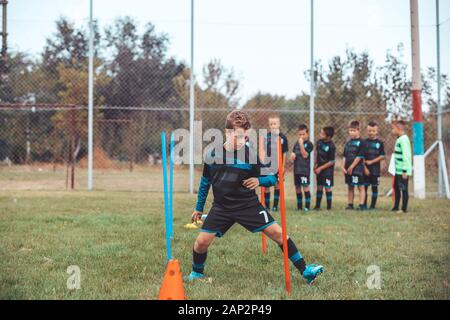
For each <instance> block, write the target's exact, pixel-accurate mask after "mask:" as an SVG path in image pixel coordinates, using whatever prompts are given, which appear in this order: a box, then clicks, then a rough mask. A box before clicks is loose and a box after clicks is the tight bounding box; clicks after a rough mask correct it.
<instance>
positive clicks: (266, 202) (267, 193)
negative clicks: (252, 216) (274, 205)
mask: <svg viewBox="0 0 450 320" xmlns="http://www.w3.org/2000/svg"><path fill="white" fill-rule="evenodd" d="M264 205H265V206H266V209H267V210H270V190H269V191H265V192H264Z"/></svg>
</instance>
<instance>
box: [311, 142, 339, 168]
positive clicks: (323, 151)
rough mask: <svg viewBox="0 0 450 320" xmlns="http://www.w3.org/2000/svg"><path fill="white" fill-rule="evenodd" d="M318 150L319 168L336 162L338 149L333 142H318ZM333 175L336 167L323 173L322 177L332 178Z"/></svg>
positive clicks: (317, 161)
mask: <svg viewBox="0 0 450 320" xmlns="http://www.w3.org/2000/svg"><path fill="white" fill-rule="evenodd" d="M316 150H317V151H316V152H317V156H316V159H317V160H316V163H317V166H318V167H320V166H323V165H324V164H326V163H328V162H333V163H334V162H335V157H336V147H335V146H334V143H333V141H329V142H325V141H323V140H322V139H320V140H318V141H317V144H316ZM333 173H334V165H333V166H331V167H329V168H327V169H325V170H323V171H322V172H321V174H322V175H324V176H330V177H332V176H333Z"/></svg>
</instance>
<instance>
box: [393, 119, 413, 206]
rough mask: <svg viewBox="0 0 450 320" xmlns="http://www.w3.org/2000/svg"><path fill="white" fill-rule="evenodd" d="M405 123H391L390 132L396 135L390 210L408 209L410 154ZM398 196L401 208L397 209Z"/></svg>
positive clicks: (409, 143) (398, 203) (410, 172)
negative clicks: (392, 195) (392, 196)
mask: <svg viewBox="0 0 450 320" xmlns="http://www.w3.org/2000/svg"><path fill="white" fill-rule="evenodd" d="M405 127H406V124H405V122H404V121H402V120H399V121H394V122H393V123H392V133H393V134H394V135H395V136H396V137H397V140H396V141H395V149H394V155H393V156H394V157H395V178H394V197H395V201H394V207H393V208H392V211H398V212H405V213H406V212H407V211H408V199H409V193H408V180H409V176H411V174H412V154H411V142H410V141H409V138H408V136H407V135H406V132H405ZM400 198H401V200H402V208H401V210H399V206H400Z"/></svg>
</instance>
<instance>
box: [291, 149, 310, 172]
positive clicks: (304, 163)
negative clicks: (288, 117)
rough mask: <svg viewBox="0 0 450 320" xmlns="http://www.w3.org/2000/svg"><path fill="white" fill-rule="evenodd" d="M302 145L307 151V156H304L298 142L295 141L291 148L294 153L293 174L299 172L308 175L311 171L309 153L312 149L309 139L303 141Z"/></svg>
mask: <svg viewBox="0 0 450 320" xmlns="http://www.w3.org/2000/svg"><path fill="white" fill-rule="evenodd" d="M303 147H304V148H305V151H306V152H308V157H307V158H304V157H303V155H302V152H301V148H300V143H299V142H297V143H296V144H295V145H294V149H293V150H292V151H293V152H294V153H295V160H294V174H301V175H304V176H309V174H310V172H311V157H310V154H311V152H312V151H313V148H314V147H313V144H312V143H311V141H305V142H303Z"/></svg>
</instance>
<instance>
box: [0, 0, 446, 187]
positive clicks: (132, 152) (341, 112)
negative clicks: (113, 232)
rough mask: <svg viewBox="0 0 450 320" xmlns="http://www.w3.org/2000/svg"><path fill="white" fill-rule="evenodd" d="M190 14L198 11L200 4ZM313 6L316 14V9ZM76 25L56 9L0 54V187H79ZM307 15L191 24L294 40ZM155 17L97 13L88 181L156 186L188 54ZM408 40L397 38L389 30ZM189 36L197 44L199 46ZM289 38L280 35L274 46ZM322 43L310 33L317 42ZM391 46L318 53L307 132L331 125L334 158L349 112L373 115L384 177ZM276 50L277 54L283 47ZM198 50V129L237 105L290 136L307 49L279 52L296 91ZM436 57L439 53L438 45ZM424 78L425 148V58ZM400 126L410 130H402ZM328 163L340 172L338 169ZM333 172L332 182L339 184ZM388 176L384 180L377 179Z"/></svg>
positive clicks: (393, 77)
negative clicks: (32, 42)
mask: <svg viewBox="0 0 450 320" xmlns="http://www.w3.org/2000/svg"><path fill="white" fill-rule="evenodd" d="M307 3H309V1H303V2H302V3H301V6H303V7H304V8H307ZM318 3H320V1H318ZM205 6H206V4H205ZM284 11H286V10H284ZM199 15H200V16H201V17H202V16H203V18H204V17H205V16H208V15H207V14H206V13H205V12H204V11H201V12H200V13H199ZM318 15H319V17H320V13H318ZM319 20H320V19H319ZM176 23H179V27H178V29H179V30H186V28H187V27H188V25H189V21H177V22H176ZM407 23H409V21H406V22H405V26H404V27H405V28H407V27H408V26H407ZM85 25H86V21H85V20H84V21H83V22H82V23H75V22H72V21H70V20H68V19H66V18H57V19H56V22H55V24H54V28H53V33H52V34H51V35H49V36H48V37H47V39H46V41H45V44H43V45H42V48H41V50H40V51H39V53H38V54H26V53H24V52H22V51H21V50H19V49H15V50H10V51H9V52H8V54H7V56H6V57H5V58H4V59H3V61H4V64H3V65H2V81H1V83H0V190H27V189H48V190H64V189H77V190H85V189H86V188H87V136H88V132H87V127H88V126H87V114H88V112H87V100H88V86H87V83H88V31H87V29H86V28H85ZM205 25H206V26H205ZM318 25H319V28H320V26H322V28H325V29H327V28H328V29H329V28H330V25H329V24H322V25H321V22H320V21H319V22H318ZM449 25H450V24H449ZM306 26H307V25H306V24H305V23H300V24H298V25H290V24H281V23H280V24H278V25H277V24H274V25H272V26H271V28H272V30H271V31H270V32H271V33H269V34H266V33H265V32H266V31H267V30H266V29H267V25H266V26H261V25H256V26H255V28H251V26H248V25H242V24H238V23H234V24H233V23H231V24H230V25H226V24H225V25H224V24H223V23H218V22H217V23H214V22H211V21H208V22H203V23H200V25H199V27H198V28H210V29H213V30H215V31H214V32H213V33H216V31H217V33H221V32H225V31H227V30H228V31H227V32H228V33H227V34H228V36H230V37H232V38H233V37H236V39H235V40H236V41H238V42H239V43H241V42H240V40H242V39H240V38H239V37H238V33H239V30H242V32H244V33H246V35H247V36H249V37H251V36H252V35H254V34H255V35H259V36H261V33H265V35H266V36H267V39H266V40H267V43H270V42H271V43H275V44H276V45H279V46H282V44H281V43H280V42H279V41H278V40H277V38H278V36H279V33H278V32H285V31H286V30H289V32H292V33H295V34H296V35H301V37H302V42H304V43H307V33H308V29H307V28H306ZM156 27H157V25H154V24H151V23H149V22H147V21H138V22H137V21H136V20H134V19H132V18H129V17H124V18H118V19H116V20H110V21H107V22H104V23H102V21H96V22H95V26H94V31H95V41H94V47H95V58H94V70H95V84H94V153H93V159H94V163H93V166H94V188H95V189H97V190H133V191H162V188H163V185H162V174H161V140H160V133H161V131H163V130H165V131H166V132H170V131H172V130H174V129H177V128H186V129H189V98H190V96H189V86H190V82H189V79H190V75H191V70H190V68H189V67H188V65H187V63H186V62H185V60H186V57H187V55H186V56H183V57H175V56H173V55H172V52H171V51H170V50H169V48H170V44H171V43H170V41H169V40H170V38H171V37H170V35H169V34H165V33H163V32H159V31H157V28H156ZM227 27H228V29H227V30H225V31H224V28H225V29H226V28H227ZM269 27H270V25H269ZM339 28H342V29H343V30H339ZM260 29H263V30H262V31H261V30H260ZM333 29H334V32H336V33H340V32H341V31H342V32H345V33H347V34H349V37H350V35H351V32H350V31H349V26H346V25H343V26H341V27H339V26H336V25H333ZM230 30H231V31H230ZM274 30H275V31H276V32H275V31H274ZM445 30H447V29H445V28H443V29H442V31H441V32H442V38H443V39H444V38H445V35H446V34H447V35H448V32H446V31H445ZM199 32H200V34H201V31H199ZM383 32H389V30H387V29H386V30H383ZM186 37H188V34H186ZM239 39H240V40H239ZM407 40H408V39H399V41H398V42H399V43H400V42H401V41H404V42H406V41H407ZM205 41H213V39H208V37H207V36H204V37H203V38H200V40H199V43H200V44H201V43H202V42H203V43H204V42H205ZM215 41H218V39H215ZM318 41H319V43H325V42H327V39H324V38H322V39H321V38H319V39H318ZM275 44H274V45H275ZM241 45H245V43H241ZM199 47H200V48H198V49H197V51H199V50H201V48H202V46H200V45H199ZM251 47H252V44H251V43H249V44H248V45H247V47H243V48H247V49H248V50H250V51H251V50H252V48H251ZM280 49H283V48H282V47H281V48H280ZM290 49H291V48H289V47H286V48H285V50H284V52H286V51H288V50H290ZM303 49H304V48H303ZM444 49H445V48H444ZM292 50H294V49H292ZM295 50H298V49H295ZM320 50H321V49H320V45H319V48H318V51H319V53H320ZM398 50H399V51H398V52H387V53H386V59H385V61H384V62H383V63H381V64H376V63H375V62H374V60H373V59H372V57H371V56H370V54H369V53H368V52H366V51H362V52H358V51H356V50H354V49H352V48H347V49H346V50H345V52H341V53H339V52H336V53H335V54H334V55H333V56H332V57H330V58H329V59H325V58H323V59H322V60H321V59H317V61H316V63H315V70H314V71H315V84H316V88H315V91H316V94H315V132H314V137H315V138H314V140H317V137H318V136H319V131H320V129H321V128H323V127H325V126H333V127H334V128H335V137H334V139H333V140H334V143H335V145H336V147H337V157H338V163H337V166H336V168H339V166H340V159H341V158H342V153H343V146H344V144H345V141H346V140H347V139H348V137H347V124H348V122H349V121H350V120H354V119H355V120H359V121H360V123H361V129H362V135H363V136H366V134H365V128H366V126H367V124H368V122H369V121H376V122H377V123H378V124H379V128H380V138H381V139H382V140H384V141H385V149H386V153H387V155H388V159H387V161H386V163H385V164H384V165H383V169H382V172H383V175H385V176H386V179H388V178H387V177H388V174H387V167H388V163H389V157H390V154H391V153H392V151H393V147H394V141H395V138H394V137H393V136H392V134H391V128H390V123H391V121H392V120H393V119H396V118H403V119H406V120H409V121H411V116H412V110H411V97H410V86H411V83H410V78H409V76H408V72H407V70H408V65H407V64H406V63H405V62H404V61H403V60H402V59H401V58H400V57H401V55H402V49H401V46H399V49H398ZM251 52H252V54H251V56H252V57H254V58H255V59H256V60H257V61H262V60H264V59H266V58H267V59H266V60H267V61H266V62H267V63H270V58H273V57H270V56H268V55H265V54H264V52H262V51H260V52H253V51H251ZM280 52H281V54H282V56H283V57H285V56H284V54H285V53H283V50H280ZM243 56H244V55H243ZM286 57H287V56H286ZM208 58H209V59H208V61H205V60H204V59H203V60H202V62H203V63H202V64H200V66H199V67H198V69H196V72H195V74H196V83H195V119H196V120H197V121H202V126H203V130H206V129H208V128H217V129H220V130H222V129H223V127H224V121H225V117H226V115H227V114H228V113H229V112H230V111H231V110H234V109H236V108H240V109H242V110H244V111H246V112H248V113H249V114H250V117H251V119H252V125H253V127H254V128H255V129H263V128H267V126H268V123H267V122H268V117H269V115H271V114H278V115H279V116H280V119H281V131H282V132H283V133H285V134H286V135H287V137H288V140H289V144H290V148H292V146H293V145H294V143H295V140H296V128H297V127H298V125H299V124H301V123H303V124H307V125H309V116H310V115H309V94H308V93H307V92H308V90H307V88H308V86H309V84H308V83H309V80H310V79H309V75H308V74H309V70H308V68H309V67H308V61H294V60H289V59H291V57H290V56H289V57H287V58H286V59H287V61H281V62H280V63H282V64H287V65H289V64H291V65H293V66H295V68H293V69H295V71H293V69H292V68H289V67H286V68H284V69H282V70H280V71H279V73H280V74H283V73H285V74H286V77H287V79H289V80H286V81H287V82H289V81H290V79H291V75H292V74H295V77H297V78H295V79H299V83H303V82H304V84H306V89H305V90H304V91H301V89H299V91H298V92H297V93H296V94H295V95H291V96H289V95H284V94H274V93H270V90H269V91H267V90H266V88H261V89H258V91H257V92H256V93H255V92H251V93H250V94H248V92H247V91H244V92H242V90H246V89H245V88H246V85H247V86H248V84H249V82H250V81H248V80H247V81H246V79H245V75H244V76H240V75H239V74H238V72H236V71H235V70H233V69H232V68H228V67H226V66H224V63H223V62H222V61H221V60H220V59H219V58H216V57H208ZM324 59H325V60H324ZM442 59H443V60H444V59H446V58H445V56H444V55H442ZM404 60H406V59H404ZM266 62H264V63H266ZM445 62H446V61H445ZM248 63H249V64H251V63H252V61H248ZM261 63H262V62H261ZM274 63H275V62H274ZM446 63H447V62H446ZM263 68H264V67H263V66H261V69H258V75H259V77H260V78H264V77H267V78H270V77H275V76H278V75H272V74H265V72H264V70H263ZM252 76H253V78H254V76H255V75H252ZM282 77H283V75H282V76H281V77H280V79H282ZM433 77H434V78H433ZM253 78H252V79H253ZM300 79H301V80H300ZM423 79H424V92H423V97H424V98H423V99H424V105H426V108H425V109H424V110H425V114H424V118H425V119H424V121H425V148H428V147H429V146H430V145H431V144H432V143H433V142H434V141H435V140H436V137H437V110H436V93H435V92H434V87H435V70H434V69H433V68H428V69H424V76H423ZM442 84H443V88H442V90H443V95H442V99H441V102H442V105H443V106H444V113H443V128H444V133H443V135H444V144H445V147H446V151H447V154H446V156H447V163H448V164H450V161H449V154H450V132H449V128H450V126H449V125H450V115H449V114H450V113H449V110H450V86H449V82H448V78H447V76H444V78H443V81H442ZM299 88H300V86H299ZM410 129H411V128H409V130H410ZM409 134H410V136H411V130H410V131H409ZM314 142H315V141H314ZM436 157H437V154H436V153H433V154H431V155H430V156H429V157H428V158H427V160H426V166H427V171H426V172H427V179H428V180H429V181H427V183H428V186H429V187H427V190H428V191H430V192H435V191H436V190H437V187H436V183H437V158H436ZM196 169H197V170H196V180H198V178H199V176H200V169H201V168H200V166H199V165H197V166H196ZM290 170H291V164H290V163H289V162H288V171H289V172H290ZM335 174H336V177H337V178H339V179H340V178H341V174H340V172H339V171H338V169H336V172H335ZM289 176H291V174H290V175H289ZM175 177H176V181H175V184H174V187H175V189H174V190H175V191H180V192H181V191H187V190H188V186H189V170H188V167H187V166H186V165H176V166H175ZM289 179H291V177H289ZM339 181H340V180H338V181H337V183H336V184H337V185H338V184H339V185H342V186H343V182H342V183H340V182H339ZM291 182H292V181H291ZM288 183H290V182H289V180H288ZM389 188H390V183H386V184H385V189H386V190H383V191H387V190H388V189H389ZM342 190H343V187H342Z"/></svg>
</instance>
